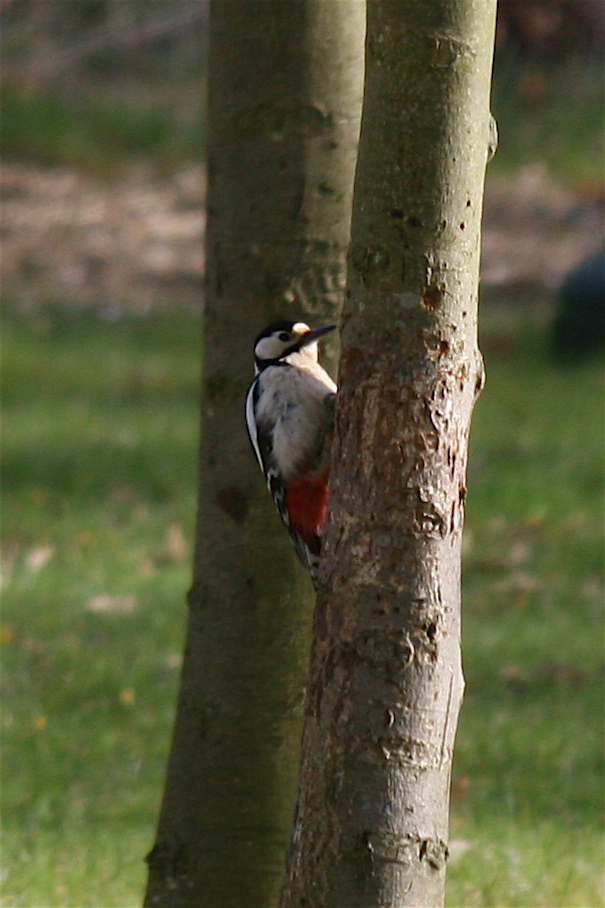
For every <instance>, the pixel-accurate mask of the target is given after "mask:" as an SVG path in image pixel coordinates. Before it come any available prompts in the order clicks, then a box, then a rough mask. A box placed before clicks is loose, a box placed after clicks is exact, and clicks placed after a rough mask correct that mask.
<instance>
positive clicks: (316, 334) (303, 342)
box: [298, 325, 338, 350]
mask: <svg viewBox="0 0 605 908" xmlns="http://www.w3.org/2000/svg"><path fill="white" fill-rule="evenodd" d="M336 328H338V325H324V326H323V327H322V328H311V330H310V331H307V332H306V334H303V336H302V337H301V339H300V341H299V344H298V349H299V350H300V349H301V348H302V347H307V346H308V345H309V344H313V343H315V341H318V340H319V338H320V337H323V336H324V334H329V333H330V331H335V330H336Z"/></svg>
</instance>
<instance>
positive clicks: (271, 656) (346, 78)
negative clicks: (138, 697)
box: [145, 0, 365, 908]
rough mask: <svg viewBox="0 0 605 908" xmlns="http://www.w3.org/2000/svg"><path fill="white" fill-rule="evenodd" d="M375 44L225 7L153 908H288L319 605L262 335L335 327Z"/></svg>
mask: <svg viewBox="0 0 605 908" xmlns="http://www.w3.org/2000/svg"><path fill="white" fill-rule="evenodd" d="M364 29H365V10H364V6H363V4H360V3H359V2H355V0H353V2H344V3H343V2H340V3H333V2H331V0H323V2H321V0H320V2H316V0H305V2H301V0H272V2H266V0H229V2H227V0H215V2H213V3H212V6H211V19H210V87H209V96H210V97H209V108H210V109H209V129H210V139H209V144H210V147H209V159H208V173H209V195H208V234H207V240H206V245H207V261H208V293H207V303H206V310H205V327H204V351H205V352H204V377H203V405H202V407H203V413H202V450H201V470H200V491H199V510H198V513H199V517H198V523H197V538H196V558H195V570H194V581H193V587H192V590H191V593H190V597H189V604H190V617H189V627H188V632H187V646H186V652H185V661H184V666H183V673H182V680H181V691H180V696H179V704H178V714H177V718H176V724H175V729H174V737H173V742H172V750H171V755H170V760H169V766H168V772H167V779H166V787H165V792H164V799H163V804H162V811H161V817H160V821H159V828H158V833H157V838H156V844H155V847H154V849H153V851H152V852H151V854H150V856H149V859H148V860H149V882H148V889H147V896H146V902H145V904H146V905H147V906H162V908H167V906H170V908H176V906H191V908H201V906H203V908H236V906H237V908H269V906H270V905H272V904H275V903H276V902H277V900H278V896H279V885H280V880H281V875H282V871H283V863H284V859H285V851H286V846H287V838H288V831H289V827H290V823H291V819H292V812H293V809H294V801H295V793H296V771H297V765H298V755H299V745H300V734H301V726H302V700H303V687H304V683H305V680H306V671H307V664H308V648H309V640H310V625H311V604H312V602H311V595H312V588H311V584H310V582H309V580H308V578H307V577H306V575H305V574H304V572H303V571H302V569H301V568H300V567H299V565H298V564H297V562H296V560H295V556H294V554H293V551H292V547H291V545H290V541H289V538H288V536H287V533H285V532H284V530H283V527H282V526H281V523H280V521H279V518H278V516H277V514H276V513H275V509H274V507H273V504H272V502H271V500H270V496H269V495H268V493H267V490H266V488H265V486H264V482H263V480H262V477H261V474H260V472H259V470H258V466H257V464H256V461H255V458H254V455H253V453H252V450H251V448H250V445H249V442H248V438H247V433H246V428H245V418H244V401H245V393H246V388H247V386H248V384H249V382H250V381H251V379H252V374H253V362H252V342H253V339H254V337H255V335H256V334H257V333H258V331H259V330H260V329H262V328H263V327H265V325H266V324H268V323H269V322H270V321H272V320H274V319H276V318H278V317H281V318H294V319H297V320H298V319H301V318H303V319H306V320H308V321H311V322H322V321H323V320H325V319H328V320H329V321H334V320H335V319H336V318H337V316H338V312H339V309H340V305H341V302H342V296H343V292H344V283H345V260H346V250H347V247H348V240H349V228H350V211H351V198H352V184H353V172H354V166H355V159H356V153H357V142H358V134H359V117H360V109H361V93H362V78H363V35H364ZM332 361H333V362H334V350H332Z"/></svg>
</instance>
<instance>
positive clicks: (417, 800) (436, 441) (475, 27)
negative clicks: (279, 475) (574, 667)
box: [281, 0, 496, 908]
mask: <svg viewBox="0 0 605 908" xmlns="http://www.w3.org/2000/svg"><path fill="white" fill-rule="evenodd" d="M495 11H496V3H495V0H431V2H425V0H370V2H369V3H368V28H367V39H366V87H365V98H364V112H363V119H362V131H361V140H360V151H359V163H358V169H357V174H356V183H355V199H354V208H353V222H352V228H351V229H352V239H351V250H350V256H349V278H348V290H347V302H346V303H345V312H344V319H343V332H342V354H341V364H340V378H339V385H340V390H339V396H338V405H337V425H336V437H335V442H334V448H333V460H332V473H331V477H330V490H331V499H330V516H329V523H328V527H327V533H326V538H325V542H324V550H323V552H324V555H323V559H324V561H323V571H324V573H323V579H322V581H321V585H320V590H319V596H318V603H317V612H316V618H315V628H314V644H313V653H312V665H311V676H310V683H309V689H308V694H307V701H306V716H305V729H304V738H303V762H302V768H301V777H300V792H299V800H298V808H297V817H296V822H295V827H294V832H293V837H292V845H291V850H290V857H289V862H288V869H287V877H286V882H285V886H284V890H283V894H282V903H281V904H282V906H283V908H295V906H296V908H301V906H303V905H304V906H305V908H374V906H376V908H377V906H380V908H387V906H398V908H403V906H417V908H433V906H439V905H442V904H443V899H444V886H445V869H446V863H447V857H448V846H447V842H448V813H449V785H450V772H451V763H452V752H453V745H454V737H455V732H456V726H457V720H458V712H459V708H460V705H461V701H462V695H463V688H464V680H463V675H462V669H461V658H460V559H461V537H462V523H463V513H464V500H465V496H466V461H467V441H468V434H469V427H470V420H471V413H472V409H473V405H474V401H475V398H476V396H477V394H478V392H479V390H480V388H481V386H482V382H483V368H482V361H481V357H480V354H479V351H478V347H477V330H476V328H477V284H478V274H479V244H480V224H481V211H482V197H483V182H484V171H485V164H486V160H487V155H488V146H489V144H490V139H491V136H490V113H489V90H490V75H491V61H492V48H493V34H494V20H495Z"/></svg>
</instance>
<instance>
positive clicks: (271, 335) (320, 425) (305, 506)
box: [246, 321, 337, 584]
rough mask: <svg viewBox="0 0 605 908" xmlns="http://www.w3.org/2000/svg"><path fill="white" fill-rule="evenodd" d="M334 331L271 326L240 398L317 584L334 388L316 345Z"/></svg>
mask: <svg viewBox="0 0 605 908" xmlns="http://www.w3.org/2000/svg"><path fill="white" fill-rule="evenodd" d="M335 328H336V325H326V326H325V327H322V328H310V327H309V326H308V325H306V324H305V323H304V322H288V321H282V322H275V323H273V324H272V325H269V327H268V328H265V330H264V331H261V333H260V334H259V335H258V337H257V338H256V340H255V341H254V364H255V370H256V374H255V377H254V380H253V382H252V384H251V385H250V388H249V390H248V395H247V398H246V422H247V424H248V433H249V435H250V441H251V442H252V447H253V448H254V452H255V454H256V457H257V460H258V462H259V464H260V468H261V470H262V471H263V474H264V476H265V480H266V482H267V487H268V489H269V491H270V492H271V495H272V496H273V500H274V502H275V504H276V506H277V510H278V511H279V513H280V516H281V518H282V520H283V522H284V524H285V525H286V527H287V529H288V532H289V533H290V536H291V538H292V541H293V543H294V548H295V549H296V552H297V554H298V557H299V558H300V560H301V561H302V563H303V565H304V566H305V567H306V568H307V569H308V571H309V572H310V574H311V578H312V580H313V583H314V584H316V581H317V569H318V566H319V556H320V553H321V537H322V532H323V528H324V524H325V520H326V515H327V509H328V478H329V472H330V446H331V442H332V434H333V428H334V404H335V400H336V390H337V388H336V385H335V384H334V382H333V381H332V379H331V378H330V376H329V375H328V373H327V372H326V371H325V369H322V367H321V366H320V365H319V362H318V341H319V340H320V338H322V337H324V336H325V335H326V334H328V333H329V332H330V331H333V330H334V329H335Z"/></svg>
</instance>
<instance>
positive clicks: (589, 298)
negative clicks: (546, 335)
mask: <svg viewBox="0 0 605 908" xmlns="http://www.w3.org/2000/svg"><path fill="white" fill-rule="evenodd" d="M603 348H605V249H604V250H602V251H601V252H599V253H597V255H595V256H593V257H592V258H590V259H587V260H586V261H584V262H582V264H581V265H578V266H577V267H576V268H574V269H573V271H570V272H569V274H568V275H567V277H566V278H565V280H564V281H563V284H562V286H561V290H560V291H559V306H558V313H557V316H556V318H555V321H554V323H553V327H552V352H553V355H554V357H555V358H556V359H557V360H558V361H559V362H573V361H574V360H579V359H582V358H584V357H585V356H588V355H589V354H592V353H596V352H597V351H598V350H601V349H603Z"/></svg>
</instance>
